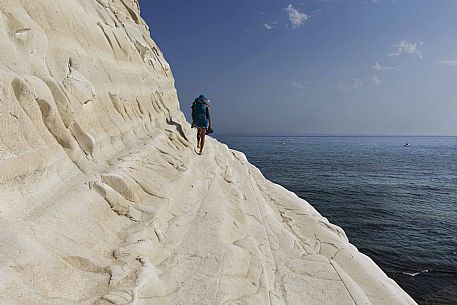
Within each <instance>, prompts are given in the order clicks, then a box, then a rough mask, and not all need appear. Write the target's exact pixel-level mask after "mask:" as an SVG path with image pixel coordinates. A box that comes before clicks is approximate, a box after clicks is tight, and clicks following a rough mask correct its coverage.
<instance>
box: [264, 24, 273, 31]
mask: <svg viewBox="0 0 457 305" xmlns="http://www.w3.org/2000/svg"><path fill="white" fill-rule="evenodd" d="M263 27H264V28H266V29H267V30H272V29H273V26H272V25H271V24H268V23H264V24H263Z"/></svg>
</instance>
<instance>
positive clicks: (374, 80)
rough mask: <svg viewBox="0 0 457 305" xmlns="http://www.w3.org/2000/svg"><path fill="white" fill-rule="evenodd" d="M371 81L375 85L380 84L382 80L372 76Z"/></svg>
mask: <svg viewBox="0 0 457 305" xmlns="http://www.w3.org/2000/svg"><path fill="white" fill-rule="evenodd" d="M372 79H373V83H374V84H375V85H376V86H380V85H381V84H382V81H381V80H380V79H379V77H377V76H373V78H372Z"/></svg>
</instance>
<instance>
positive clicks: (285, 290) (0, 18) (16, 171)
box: [0, 0, 415, 305]
mask: <svg viewBox="0 0 457 305" xmlns="http://www.w3.org/2000/svg"><path fill="white" fill-rule="evenodd" d="M0 41H1V43H0V124H1V125H0V245H1V247H0V303H1V304H5V305H6V304H8V305H16V304H17V305H27V304H40V305H48V304H49V305H51V304H52V305H66V304H78V305H85V304H98V305H106V304H135V305H139V304H151V305H152V304H154V305H155V304H157V305H158V304H170V305H177V304H182V305H184V304H185V305H188V304H195V305H201V304H218V305H219V304H226V305H229V304H270V305H285V304H287V305H292V304H338V305H342V304H357V305H360V304H386V305H387V304H389V305H391V304H415V303H414V301H413V300H412V299H411V298H410V297H409V296H408V295H407V294H406V293H405V292H403V290H401V289H400V288H399V287H398V285H397V284H396V283H395V282H393V281H392V280H390V279H389V278H388V277H387V276H386V275H385V274H384V273H382V271H381V270H380V269H379V268H378V267H377V266H376V265H375V264H374V263H373V262H372V261H371V260H370V259H369V258H368V257H366V256H364V255H362V254H360V253H359V252H358V251H357V249H356V248H355V247H354V246H352V245H351V244H350V243H349V242H348V240H347V238H346V236H345V234H344V232H343V231H342V230H341V229H340V228H338V227H336V226H334V225H332V224H330V223H329V222H328V221H327V220H326V219H325V218H323V217H322V216H320V215H319V214H318V213H317V212H316V211H315V210H314V209H313V208H312V207H311V206H310V205H309V204H308V203H307V202H305V201H303V200H301V199H299V198H298V197H297V196H296V195H294V194H292V193H290V192H288V191H287V190H285V189H283V188H282V187H280V186H278V185H275V184H273V183H271V182H269V181H267V180H266V179H265V178H264V177H263V176H262V174H261V173H260V172H259V171H258V170H257V169H256V168H255V167H254V166H252V165H250V164H249V163H248V161H247V160H246V158H245V157H244V156H243V154H241V153H239V152H235V151H231V150H229V149H228V148H227V146H225V145H223V144H221V143H218V142H217V141H215V140H210V141H209V143H208V147H207V148H208V149H207V152H206V155H205V157H199V156H197V155H196V154H195V152H194V149H193V147H194V146H195V142H194V137H193V136H192V131H191V130H190V127H189V124H187V123H186V122H185V119H184V116H183V115H182V113H181V112H180V110H179V105H178V99H177V95H176V90H175V88H174V80H173V77H172V73H171V71H170V68H169V65H168V64H167V62H166V61H165V59H164V57H163V55H162V53H161V51H160V50H159V48H158V47H157V45H156V44H155V43H154V41H153V40H152V39H151V38H150V34H149V31H148V27H147V25H146V24H145V23H144V21H143V20H142V19H141V17H140V13H139V5H138V2H137V1H136V0H97V1H96V0H0Z"/></svg>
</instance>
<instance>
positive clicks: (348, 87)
mask: <svg viewBox="0 0 457 305" xmlns="http://www.w3.org/2000/svg"><path fill="white" fill-rule="evenodd" d="M362 86H363V82H362V81H361V80H360V79H358V78H355V79H354V80H353V81H352V82H351V83H340V84H339V85H338V87H337V88H338V89H339V90H341V91H346V92H349V91H353V90H356V89H358V88H360V87H362Z"/></svg>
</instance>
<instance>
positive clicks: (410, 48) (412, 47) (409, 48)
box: [389, 40, 424, 58]
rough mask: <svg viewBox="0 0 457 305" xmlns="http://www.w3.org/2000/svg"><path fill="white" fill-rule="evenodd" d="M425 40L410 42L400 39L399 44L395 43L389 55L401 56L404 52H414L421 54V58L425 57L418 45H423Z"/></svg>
mask: <svg viewBox="0 0 457 305" xmlns="http://www.w3.org/2000/svg"><path fill="white" fill-rule="evenodd" d="M423 44H424V43H423V42H409V41H406V40H402V41H400V43H398V44H394V45H393V46H392V47H393V48H394V51H392V52H391V53H389V56H399V55H402V54H414V55H417V56H419V58H423V56H422V51H421V50H419V49H418V48H417V47H418V46H422V45H423Z"/></svg>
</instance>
